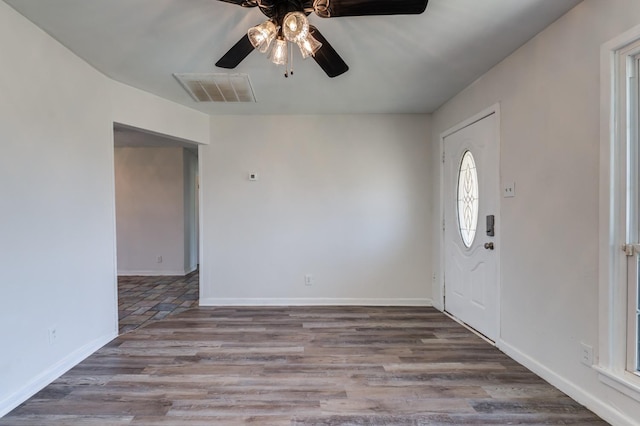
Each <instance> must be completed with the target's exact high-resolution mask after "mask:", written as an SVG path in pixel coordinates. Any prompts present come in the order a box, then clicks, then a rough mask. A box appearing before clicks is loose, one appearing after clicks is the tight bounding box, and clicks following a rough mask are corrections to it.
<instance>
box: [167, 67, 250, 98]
mask: <svg viewBox="0 0 640 426" xmlns="http://www.w3.org/2000/svg"><path fill="white" fill-rule="evenodd" d="M173 76H174V77H175V78H176V79H177V80H178V81H179V82H180V84H182V87H184V89H185V90H186V91H187V92H188V93H189V94H190V95H191V97H192V98H193V100H194V101H196V102H255V101H256V97H255V95H254V94H253V87H251V82H250V81H249V75H248V74H226V73H215V74H173Z"/></svg>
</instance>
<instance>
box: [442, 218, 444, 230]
mask: <svg viewBox="0 0 640 426" xmlns="http://www.w3.org/2000/svg"><path fill="white" fill-rule="evenodd" d="M442 230H443V231H444V219H442Z"/></svg>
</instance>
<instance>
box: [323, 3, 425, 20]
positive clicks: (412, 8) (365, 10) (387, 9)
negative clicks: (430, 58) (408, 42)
mask: <svg viewBox="0 0 640 426" xmlns="http://www.w3.org/2000/svg"><path fill="white" fill-rule="evenodd" d="M325 1H326V6H325V5H324V4H322V3H324V2H319V5H318V6H317V7H316V14H317V15H318V16H321V17H323V18H337V17H340V16H366V15H419V14H421V13H422V12H424V11H425V9H426V8H427V3H428V2H429V0H325ZM320 4H322V5H320Z"/></svg>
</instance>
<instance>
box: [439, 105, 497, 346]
mask: <svg viewBox="0 0 640 426" xmlns="http://www.w3.org/2000/svg"><path fill="white" fill-rule="evenodd" d="M492 114H493V115H494V116H495V122H494V126H495V128H494V134H495V135H496V143H497V144H498V146H497V150H496V151H497V156H498V158H497V159H496V162H497V164H498V187H497V188H495V191H496V197H497V203H496V204H497V209H496V212H495V216H496V221H495V223H496V225H495V227H496V236H495V243H496V250H495V256H496V279H497V280H498V282H497V294H496V297H497V298H498V300H496V309H497V311H498V312H497V315H496V318H497V324H496V330H497V331H498V332H497V335H496V340H495V343H496V344H497V343H498V342H499V340H500V338H501V336H502V333H501V332H502V330H501V301H502V280H501V274H500V269H501V268H500V263H501V262H500V260H501V253H502V250H501V248H502V244H501V239H502V238H501V235H502V233H501V230H502V214H501V211H502V192H501V190H500V185H502V166H501V137H500V104H499V103H495V104H493V105H491V106H490V107H488V108H485V109H483V110H482V111H480V112H479V113H477V114H475V115H473V116H471V117H469V118H467V119H466V120H463V121H461V122H459V123H458V124H456V125H455V126H453V127H450V128H449V129H447V130H445V131H444V132H442V133H440V158H441V161H440V222H439V228H440V232H439V234H440V274H439V280H438V286H437V291H438V292H439V294H436V295H434V298H433V299H434V302H436V303H437V304H438V306H437V308H439V309H440V310H441V311H442V312H446V311H445V308H446V306H445V297H444V296H445V279H446V277H445V272H446V270H445V236H444V232H445V172H444V161H445V158H444V152H445V151H444V143H445V142H444V141H445V138H447V137H448V136H450V135H452V134H454V133H456V132H457V131H459V130H461V129H463V128H465V127H468V126H470V125H472V124H474V123H476V122H478V121H480V120H482V119H483V118H486V117H488V116H490V115H492ZM469 327H470V326H469Z"/></svg>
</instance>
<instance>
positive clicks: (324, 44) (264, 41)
mask: <svg viewBox="0 0 640 426" xmlns="http://www.w3.org/2000/svg"><path fill="white" fill-rule="evenodd" d="M219 1H222V2H225V3H233V4H236V5H238V6H242V7H258V8H259V9H260V11H261V12H262V13H263V14H264V15H265V16H266V17H267V18H268V20H267V21H265V22H263V23H262V24H260V25H257V26H255V27H252V28H249V30H248V31H247V35H246V36H244V37H243V38H241V39H240V41H238V42H237V43H236V44H235V45H234V46H233V47H232V48H231V49H229V51H228V52H227V53H226V54H225V55H224V56H223V57H222V58H220V60H219V61H218V62H216V66H218V67H221V68H235V67H236V66H238V65H239V64H240V62H242V61H243V60H244V58H246V57H247V56H248V55H249V54H250V53H251V52H252V51H253V50H259V51H260V52H262V53H267V52H268V58H269V59H270V60H271V62H273V63H274V64H276V65H285V66H287V71H286V72H285V77H288V76H289V75H291V74H293V69H292V68H289V67H290V65H291V62H292V60H293V52H292V49H289V48H288V43H291V44H296V45H297V46H298V48H299V49H300V53H301V54H302V57H303V58H304V59H306V58H308V57H309V56H311V57H313V58H314V60H315V61H316V63H317V64H318V65H319V66H320V68H322V70H323V71H324V72H325V73H326V74H327V75H328V76H329V77H337V76H339V75H341V74H344V73H345V72H347V71H348V70H349V67H348V66H347V64H346V63H345V62H344V60H343V59H342V58H341V57H340V55H339V54H338V53H337V52H336V51H335V49H334V48H333V47H332V46H331V45H330V44H329V42H328V41H327V40H326V39H325V38H324V36H323V35H322V34H321V33H320V31H318V29H317V28H316V27H314V26H313V25H310V24H309V20H308V19H307V16H308V15H309V14H311V13H312V12H313V13H315V14H316V15H317V16H319V17H321V18H337V17H343V16H373V15H418V14H421V13H422V12H424V11H425V9H426V7H427V3H428V1H429V0H219ZM269 49H271V50H269Z"/></svg>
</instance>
